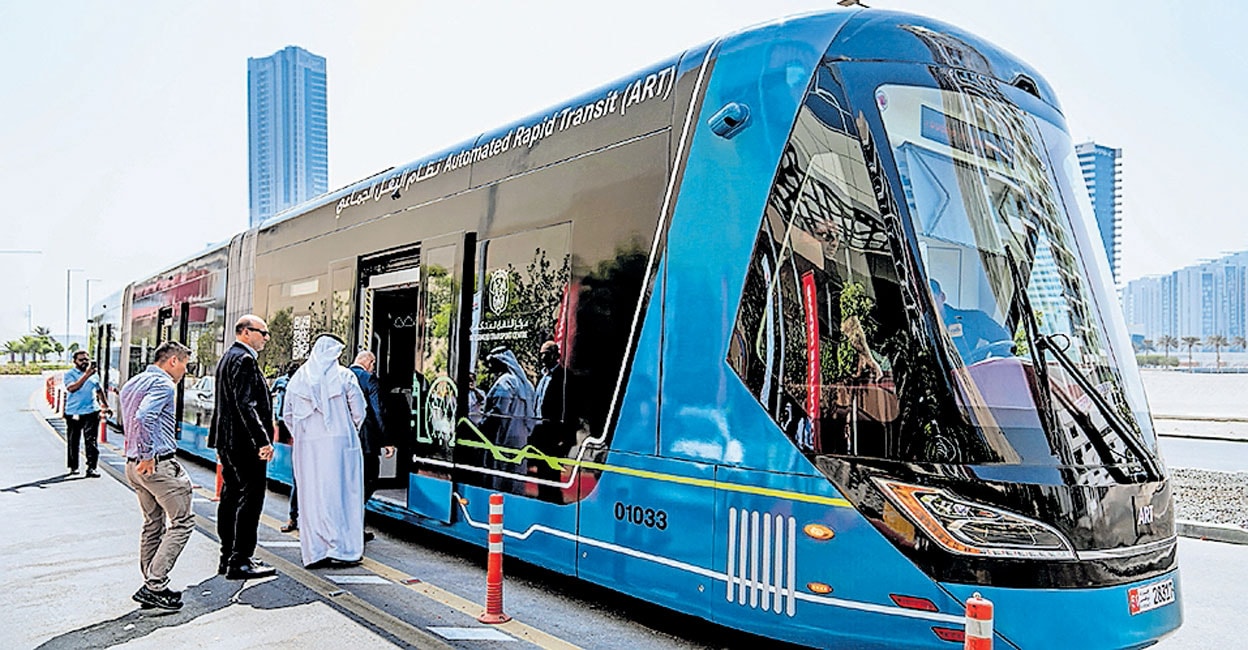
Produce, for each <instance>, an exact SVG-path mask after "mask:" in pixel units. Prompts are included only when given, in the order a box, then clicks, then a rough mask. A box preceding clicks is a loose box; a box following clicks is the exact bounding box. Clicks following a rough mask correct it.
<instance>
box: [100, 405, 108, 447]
mask: <svg viewBox="0 0 1248 650" xmlns="http://www.w3.org/2000/svg"><path fill="white" fill-rule="evenodd" d="M100 444H101V445H106V444H108V418H107V417H105V416H104V414H103V413H101V414H100Z"/></svg>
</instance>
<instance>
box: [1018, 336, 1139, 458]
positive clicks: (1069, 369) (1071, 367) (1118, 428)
mask: <svg viewBox="0 0 1248 650" xmlns="http://www.w3.org/2000/svg"><path fill="white" fill-rule="evenodd" d="M1038 342H1039V343H1040V344H1041V345H1042V346H1043V347H1042V349H1047V350H1049V351H1051V352H1052V353H1053V356H1054V357H1055V358H1056V359H1057V362H1058V364H1059V365H1060V366H1062V369H1063V370H1065V371H1066V373H1067V374H1068V375H1070V376H1071V377H1074V378H1075V382H1076V383H1077V384H1079V388H1081V389H1082V390H1083V392H1084V393H1085V394H1086V395H1087V396H1088V397H1089V398H1091V399H1092V403H1093V404H1094V405H1095V406H1096V409H1097V410H1098V411H1100V412H1101V416H1102V417H1104V418H1105V421H1106V422H1107V423H1108V424H1109V427H1110V428H1111V429H1113V430H1114V433H1117V434H1118V437H1119V438H1121V439H1122V441H1123V443H1125V444H1126V445H1127V446H1128V447H1130V448H1131V451H1132V452H1133V453H1134V454H1135V455H1136V457H1137V458H1138V459H1139V461H1140V464H1141V465H1143V466H1144V471H1145V472H1146V473H1147V474H1148V477H1149V479H1150V480H1153V481H1160V480H1161V467H1160V466H1158V465H1157V459H1156V458H1155V457H1154V456H1153V454H1152V452H1151V450H1149V449H1148V447H1147V446H1146V445H1145V444H1144V441H1143V440H1142V439H1140V438H1138V437H1136V435H1135V432H1134V431H1133V430H1132V429H1131V426H1130V425H1129V424H1127V423H1126V422H1125V421H1124V420H1123V419H1122V416H1121V415H1119V414H1118V412H1117V411H1115V410H1114V407H1113V406H1112V405H1111V404H1110V403H1109V401H1108V400H1106V399H1105V396H1104V395H1102V394H1101V391H1099V390H1097V388H1096V385H1095V384H1093V383H1092V380H1091V379H1089V378H1088V376H1087V375H1086V374H1084V372H1083V371H1082V370H1080V369H1079V366H1077V365H1075V362H1074V361H1073V360H1072V359H1071V358H1070V357H1069V356H1067V355H1066V351H1065V350H1064V349H1062V348H1061V347H1059V346H1057V345H1056V344H1055V343H1054V342H1053V337H1052V336H1045V335H1043V334H1041V335H1040V336H1039V337H1038Z"/></svg>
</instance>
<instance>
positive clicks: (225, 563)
mask: <svg viewBox="0 0 1248 650" xmlns="http://www.w3.org/2000/svg"><path fill="white" fill-rule="evenodd" d="M229 570H230V561H229V560H221V561H220V562H217V575H219V576H223V575H225V572H226V571H229Z"/></svg>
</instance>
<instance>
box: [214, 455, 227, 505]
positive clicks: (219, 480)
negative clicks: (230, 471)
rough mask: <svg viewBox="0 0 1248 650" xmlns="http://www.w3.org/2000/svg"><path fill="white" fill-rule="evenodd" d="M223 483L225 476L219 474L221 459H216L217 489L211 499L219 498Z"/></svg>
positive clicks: (218, 499)
mask: <svg viewBox="0 0 1248 650" xmlns="http://www.w3.org/2000/svg"><path fill="white" fill-rule="evenodd" d="M224 483H225V478H224V477H223V476H222V475H221V461H217V491H216V492H214V493H213V495H212V500H213V501H220V500H221V486H222V485H223V484H224Z"/></svg>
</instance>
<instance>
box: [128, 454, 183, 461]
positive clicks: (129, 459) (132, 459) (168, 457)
mask: <svg viewBox="0 0 1248 650" xmlns="http://www.w3.org/2000/svg"><path fill="white" fill-rule="evenodd" d="M175 455H176V454H174V453H168V454H163V455H160V456H157V457H156V462H160V461H162V460H172V459H173V457H174V456H175ZM126 462H127V463H141V462H143V459H142V458H127V459H126Z"/></svg>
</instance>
